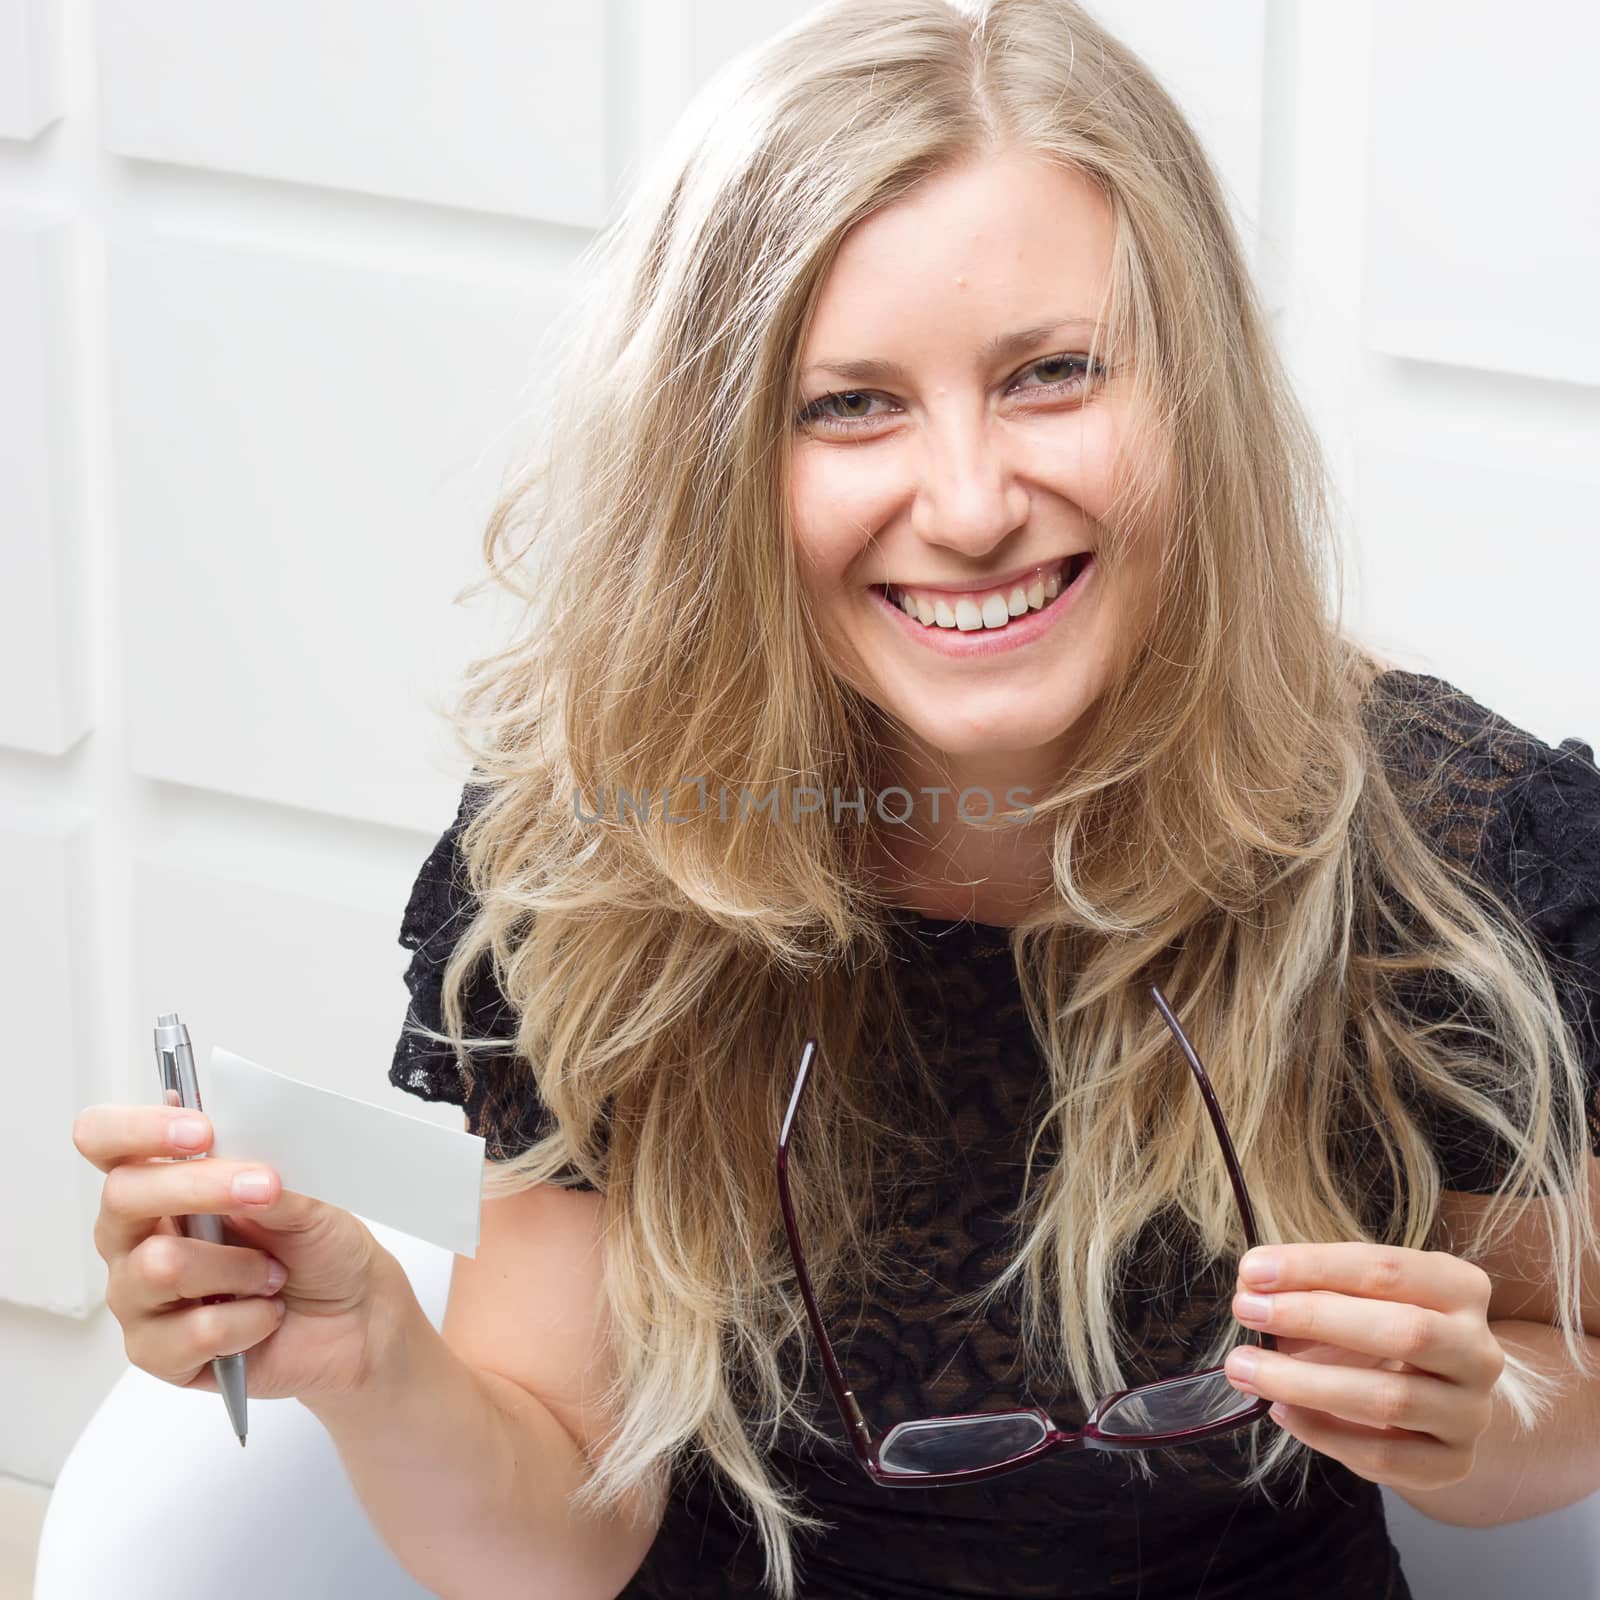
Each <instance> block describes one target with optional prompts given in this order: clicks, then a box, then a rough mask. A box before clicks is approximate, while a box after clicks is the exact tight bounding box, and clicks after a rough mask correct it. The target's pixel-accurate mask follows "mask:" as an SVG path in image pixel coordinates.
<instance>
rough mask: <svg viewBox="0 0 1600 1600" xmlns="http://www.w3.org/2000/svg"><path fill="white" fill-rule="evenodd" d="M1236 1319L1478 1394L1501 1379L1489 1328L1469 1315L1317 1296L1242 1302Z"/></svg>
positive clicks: (1289, 1294)
mask: <svg viewBox="0 0 1600 1600" xmlns="http://www.w3.org/2000/svg"><path fill="white" fill-rule="evenodd" d="M1233 1314H1234V1316H1235V1317H1237V1318H1238V1319H1239V1321H1240V1322H1241V1323H1243V1324H1244V1326H1245V1327H1247V1328H1258V1329H1260V1330H1261V1331H1262V1332H1264V1333H1270V1334H1272V1335H1273V1336H1274V1337H1275V1338H1277V1337H1280V1336H1287V1337H1288V1338H1291V1339H1297V1340H1299V1339H1305V1340H1311V1341H1314V1342H1318V1343H1322V1344H1329V1345H1337V1346H1338V1347H1340V1348H1341V1349H1344V1350H1354V1351H1356V1352H1358V1353H1359V1354H1361V1355H1364V1356H1371V1357H1373V1358H1374V1359H1375V1360H1380V1361H1397V1362H1403V1363H1405V1364H1406V1365H1408V1366H1409V1367H1412V1368H1415V1369H1417V1370H1419V1371H1423V1372H1431V1373H1434V1374H1436V1375H1437V1376H1439V1377H1441V1378H1449V1379H1450V1380H1452V1381H1453V1382H1455V1383H1462V1384H1467V1385H1469V1386H1472V1387H1475V1388H1476V1387H1481V1388H1488V1387H1489V1385H1491V1384H1492V1383H1493V1382H1494V1380H1495V1378H1496V1376H1497V1375H1498V1363H1497V1362H1496V1360H1495V1357H1494V1352H1493V1350H1492V1349H1491V1348H1490V1346H1489V1343H1488V1341H1486V1340H1485V1339H1484V1337H1483V1334H1484V1327H1485V1324H1484V1323H1483V1321H1482V1319H1481V1317H1475V1314H1474V1313H1470V1312H1443V1311H1431V1310H1429V1309H1428V1308H1427V1307H1426V1306H1418V1305H1401V1304H1398V1303H1397V1302H1395V1301H1392V1300H1358V1299H1355V1298H1353V1297H1351V1296H1350V1295H1344V1294H1333V1293H1329V1292H1327V1291H1325V1290H1320V1289H1315V1290H1305V1291H1298V1292H1297V1291H1295V1290H1287V1291H1274V1292H1272V1293H1267V1292H1265V1291H1259V1290H1258V1291H1256V1292H1254V1293H1251V1294H1247V1295H1245V1294H1237V1295H1235V1296H1234V1297H1233Z"/></svg>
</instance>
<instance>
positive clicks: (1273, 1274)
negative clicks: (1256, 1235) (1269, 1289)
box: [1239, 1250, 1278, 1287]
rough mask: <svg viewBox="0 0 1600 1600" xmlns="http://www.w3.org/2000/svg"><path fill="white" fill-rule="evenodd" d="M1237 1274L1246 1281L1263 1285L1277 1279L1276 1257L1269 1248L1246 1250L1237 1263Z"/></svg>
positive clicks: (1274, 1281) (1259, 1285)
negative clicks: (1242, 1257)
mask: <svg viewBox="0 0 1600 1600" xmlns="http://www.w3.org/2000/svg"><path fill="white" fill-rule="evenodd" d="M1239 1275H1240V1276H1241V1277H1242V1278H1243V1279H1244V1281H1245V1282H1246V1283H1253V1284H1255V1285H1256V1286H1257V1287H1264V1286H1265V1285H1267V1284H1269V1283H1276V1282H1277V1281H1278V1258H1277V1257H1276V1256H1275V1255H1273V1254H1272V1252H1271V1251H1270V1250H1249V1251H1246V1253H1245V1256H1244V1259H1243V1260H1241V1261H1240V1263H1239Z"/></svg>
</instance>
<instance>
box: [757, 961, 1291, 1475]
mask: <svg viewBox="0 0 1600 1600" xmlns="http://www.w3.org/2000/svg"><path fill="white" fill-rule="evenodd" d="M1150 994H1151V997H1152V998H1153V999H1154V1001H1155V1003H1156V1005H1157V1007H1158V1008H1159V1009H1160V1011H1161V1015H1162V1017H1163V1019H1164V1020H1165V1021H1166V1024H1167V1027H1168V1028H1170V1029H1171V1030H1172V1035H1173V1037H1174V1038H1175V1039H1176V1040H1177V1041H1178V1045H1179V1047H1180V1048H1181V1049H1182V1051H1183V1053H1184V1055H1185V1056H1186V1057H1187V1059H1188V1062H1189V1067H1190V1070H1191V1071H1192V1072H1193V1073H1194V1079H1195V1082H1196V1083H1197V1084H1199V1086H1200V1093H1201V1094H1202V1095H1203V1096H1204V1097H1205V1103H1206V1110H1207V1111H1208V1112H1209V1113H1210V1114H1211V1125H1212V1127H1213V1128H1214V1129H1215V1130H1216V1134H1217V1142H1218V1144H1220V1145H1221V1146H1222V1156H1223V1159H1224V1160H1225V1161H1226V1162H1227V1164H1228V1176H1229V1178H1230V1179H1231V1180H1232V1183H1233V1192H1234V1194H1235V1195H1236V1196H1237V1198H1238V1201H1239V1211H1240V1215H1241V1216H1242V1218H1243V1220H1244V1236H1245V1238H1246V1240H1247V1241H1248V1245H1247V1248H1251V1249H1253V1248H1254V1247H1255V1246H1256V1245H1258V1244H1260V1242H1261V1240H1260V1239H1259V1238H1258V1237H1257V1234H1256V1224H1255V1213H1254V1212H1253V1211H1252V1210H1251V1208H1250V1196H1249V1194H1248V1193H1246V1191H1245V1186H1244V1177H1243V1175H1242V1174H1241V1172H1240V1170H1239V1158H1238V1156H1237V1155H1236V1154H1235V1153H1234V1148H1233V1140H1232V1139H1231V1138H1229V1136H1228V1128H1227V1124H1226V1123H1225V1122H1224V1121H1223V1119H1222V1111H1221V1109H1220V1108H1219V1107H1218V1105H1217V1097H1216V1094H1215V1093H1214V1092H1213V1090H1212V1087H1211V1080H1210V1079H1209V1078H1208V1077H1207V1076H1206V1070H1205V1068H1204V1067H1203V1066H1201V1064H1200V1058H1199V1056H1197V1055H1196V1054H1195V1049H1194V1046H1193V1045H1192V1044H1191V1043H1190V1042H1189V1040H1188V1037H1187V1036H1186V1035H1185V1033H1184V1031H1183V1029H1182V1028H1181V1027H1179V1026H1178V1019H1177V1018H1176V1017H1175V1016H1173V1014H1172V1009H1171V1007H1170V1006H1168V1004H1167V1001H1166V997H1165V996H1164V995H1163V994H1162V993H1161V990H1160V989H1159V988H1157V987H1156V985H1155V984H1151V985H1150ZM816 1055H817V1041H816V1040H815V1039H814V1038H812V1039H807V1040H806V1043H805V1048H804V1050H802V1051H801V1054H800V1070H799V1072H798V1073H797V1074H796V1077H795V1083H794V1090H793V1092H792V1093H791V1094H790V1096H789V1109H788V1110H787V1111H786V1112H785V1113H784V1118H783V1130H782V1132H781V1133H780V1134H779V1135H778V1200H779V1203H780V1204H781V1205H782V1207H783V1226H784V1231H785V1232H786V1233H787V1234H788V1236H789V1253H790V1255H791V1256H792V1257H793V1259H794V1270H795V1276H796V1277H797V1278H798V1280H799V1283H800V1293H801V1295H802V1297H803V1298H804V1300H805V1306H806V1315H807V1317H808V1318H809V1319H810V1322H811V1331H812V1333H813V1334H814V1335H815V1336H816V1341H817V1347H818V1349H819V1350H820V1351H821V1352H822V1364H823V1367H824V1368H825V1369H826V1372H827V1377H828V1387H829V1388H830V1389H831V1390H832V1391H833V1400H834V1404H835V1405H836V1406H837V1407H838V1409H839V1417H840V1420H841V1421H842V1422H843V1423H844V1426H845V1433H846V1435H847V1436H848V1438H849V1440H850V1443H851V1446H852V1448H853V1449H854V1451H855V1455H856V1459H857V1461H859V1462H860V1464H861V1470H862V1471H863V1472H865V1473H866V1475H867V1476H868V1477H869V1478H871V1479H872V1481H873V1482H874V1483H880V1484H882V1485H884V1487H885V1488H910V1489H933V1488H940V1487H942V1486H943V1485H946V1484H954V1483H975V1482H976V1481H977V1480H978V1479H980V1478H994V1477H998V1476H999V1475H1000V1474H1002V1473H1006V1472H1015V1471H1017V1470H1018V1469H1019V1468H1021V1467H1025V1466H1028V1465H1029V1464H1030V1463H1032V1462H1034V1461H1037V1460H1039V1459H1040V1458H1041V1457H1042V1456H1046V1455H1049V1454H1050V1453H1051V1452H1052V1451H1055V1450H1149V1449H1158V1448H1160V1447H1162V1446H1165V1445H1175V1444H1184V1443H1187V1442H1188V1441H1190V1440H1194V1439H1204V1438H1208V1437H1209V1436H1210V1435H1212V1434H1218V1433H1227V1432H1230V1431H1231V1430H1232V1429H1234V1428H1242V1427H1244V1426H1245V1425H1246V1424H1247V1423H1251V1422H1254V1421H1255V1420H1256V1419H1257V1418H1258V1417H1261V1416H1264V1415H1265V1414H1266V1412H1267V1409H1268V1407H1269V1406H1270V1405H1271V1401H1269V1400H1265V1399H1261V1400H1257V1401H1256V1402H1255V1403H1253V1404H1252V1405H1251V1406H1249V1408H1248V1409H1246V1410H1244V1411H1241V1412H1239V1413H1237V1414H1236V1415H1232V1416H1227V1417H1222V1418H1219V1419H1218V1420H1217V1421H1215V1422H1208V1423H1204V1424H1202V1425H1201V1426H1199V1427H1194V1428H1182V1429H1179V1430H1177V1431H1176V1432H1172V1433H1147V1434H1138V1435H1129V1434H1124V1433H1108V1432H1102V1431H1101V1429H1100V1427H1099V1422H1100V1419H1101V1418H1102V1417H1104V1416H1105V1415H1106V1413H1107V1412H1108V1411H1109V1410H1110V1409H1111V1408H1112V1407H1113V1406H1116V1405H1118V1404H1120V1403H1121V1402H1122V1401H1124V1400H1126V1399H1127V1398H1128V1397H1129V1396H1130V1395H1138V1394H1144V1393H1153V1392H1154V1391H1157V1390H1160V1389H1163V1388H1168V1387H1170V1386H1172V1385H1174V1384H1188V1383H1192V1382H1194V1380H1196V1379H1198V1378H1207V1377H1213V1376H1214V1377H1216V1379H1217V1381H1218V1382H1220V1383H1222V1384H1228V1378H1227V1374H1226V1372H1225V1371H1224V1369H1223V1368H1222V1367H1201V1368H1198V1369H1197V1370H1196V1371H1194V1372H1186V1373H1183V1374H1181V1375H1180V1376H1179V1377H1177V1378H1175V1379H1174V1378H1165V1379H1160V1380H1158V1381H1156V1382H1154V1383H1146V1384H1139V1385H1137V1386H1136V1387H1135V1388H1132V1389H1119V1390H1118V1391H1117V1392H1116V1393H1115V1394H1108V1395H1106V1396H1104V1397H1103V1398H1102V1399H1101V1400H1099V1401H1098V1402H1097V1403H1096V1404H1095V1406H1094V1409H1093V1410H1091V1411H1090V1413H1089V1415H1088V1417H1087V1418H1086V1419H1085V1421H1084V1424H1083V1427H1082V1428H1081V1429H1077V1430H1069V1429H1062V1428H1058V1427H1056V1425H1055V1424H1054V1423H1053V1422H1052V1421H1051V1420H1050V1418H1049V1416H1047V1415H1046V1413H1045V1412H1044V1411H1042V1410H1041V1409H1040V1408H1039V1407H1037V1406H1033V1407H1029V1408H1027V1409H1025V1410H1023V1411H995V1412H962V1413H960V1414H959V1415H957V1416H952V1417H928V1418H920V1419H918V1420H919V1421H922V1422H963V1421H968V1420H976V1419H980V1418H999V1417H1007V1416H1017V1417H1031V1418H1035V1419H1037V1420H1038V1422H1039V1423H1040V1424H1041V1425H1042V1426H1043V1429H1044V1436H1043V1438H1041V1439H1040V1441H1039V1442H1038V1443H1037V1444H1035V1445H1032V1446H1030V1447H1029V1448H1028V1449H1026V1450H1024V1451H1022V1452H1021V1453H1020V1454H1018V1455H1016V1456H1012V1457H1010V1458H1008V1459H1006V1460H1004V1461H995V1462H989V1463H986V1464H985V1465H983V1466H977V1467H967V1468H963V1469H961V1470H959V1471H950V1472H925V1473H907V1472H888V1471H885V1470H884V1469H883V1468H882V1467H881V1466H880V1465H879V1451H880V1449H881V1448H882V1445H883V1442H884V1440H885V1439H886V1438H887V1437H888V1435H886V1434H885V1435H877V1436H874V1434H873V1432H872V1430H871V1428H869V1427H868V1426H867V1421H866V1418H865V1417H863V1416H862V1414H861V1407H860V1406H859V1405H858V1404H857V1403H856V1397H855V1396H854V1395H853V1394H852V1393H851V1392H850V1390H849V1389H847V1388H846V1387H845V1382H844V1374H843V1373H842V1372H841V1371H840V1368H839V1363H838V1360H837V1359H836V1357H835V1356H834V1353H833V1344H832V1342H831V1341H830V1340H829V1338H828V1334H827V1330H826V1329H825V1328H824V1327H823V1326H822V1317H821V1315H820V1313H819V1312H818V1310H817V1301H816V1296H815V1295H814V1294H813V1293H812V1290H811V1278H810V1275H809V1274H808V1273H807V1272H806V1263H805V1253H804V1251H803V1250H802V1249H801V1248H800V1234H799V1230H798V1229H797V1228H796V1227H795V1221H794V1206H793V1204H792V1202H791V1201H790V1198H789V1173H788V1161H789V1134H790V1132H791V1131H792V1129H793V1127H794V1119H795V1112H796V1111H797V1110H798V1109H799V1106H800V1097H801V1095H802V1094H804V1092H805V1087H806V1084H807V1082H808V1081H809V1079H810V1076H811V1066H812V1063H813V1062H814V1060H815V1059H816ZM1248 1331H1249V1330H1247V1332H1248ZM1249 1342H1251V1341H1250V1340H1249V1339H1248V1338H1246V1339H1244V1340H1241V1343H1249ZM1255 1342H1257V1343H1259V1344H1260V1346H1261V1347H1262V1348H1263V1349H1266V1350H1276V1349H1277V1347H1278V1346H1277V1341H1276V1340H1275V1339H1274V1338H1273V1336H1272V1335H1271V1334H1270V1333H1258V1334H1257V1338H1256V1341H1255ZM1229 1388H1230V1390H1231V1391H1232V1392H1233V1393H1238V1391H1237V1390H1232V1386H1231V1385H1229ZM1241 1398H1242V1396H1241Z"/></svg>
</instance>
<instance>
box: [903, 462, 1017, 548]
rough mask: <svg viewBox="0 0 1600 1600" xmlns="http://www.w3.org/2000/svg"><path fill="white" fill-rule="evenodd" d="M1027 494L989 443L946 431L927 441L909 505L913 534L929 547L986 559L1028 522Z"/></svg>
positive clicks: (1007, 463) (1010, 468) (1006, 463)
mask: <svg viewBox="0 0 1600 1600" xmlns="http://www.w3.org/2000/svg"><path fill="white" fill-rule="evenodd" d="M1028 504H1029V503H1028V492H1027V490H1026V489H1025V488H1024V487H1023V485H1022V484H1021V483H1020V482H1019V481H1018V479H1017V475H1016V472H1015V470H1014V468H1013V467H1012V465H1011V463H1010V461H1009V460H1008V459H1007V457H1006V454H1005V452H1004V451H1003V450H1002V449H999V448H997V447H996V446H995V444H994V443H993V441H992V440H989V439H987V438H979V437H976V436H975V435H970V434H969V435H968V436H967V437H965V438H958V437H955V436H953V435H952V434H950V433H946V434H945V435H944V437H943V438H942V439H940V440H936V441H930V444H929V447H928V450H927V453H926V460H925V464H924V469H923V472H922V475H921V479H920V481H919V482H918V484H917V487H916V495H915V499H914V501H913V504H912V512H911V525H912V529H913V531H914V532H915V533H916V534H917V535H918V536H919V537H920V538H922V539H925V540H926V541H927V542H928V543H929V544H937V545H944V546H946V547H947V548H949V549H951V550H956V551H959V552H960V553H961V554H963V555H971V556H982V555H986V554H987V553H988V552H989V551H990V550H992V549H993V548H994V547H995V546H996V545H998V544H1001V543H1003V542H1004V541H1005V540H1006V539H1007V538H1008V537H1009V536H1010V535H1011V534H1012V533H1014V532H1015V531H1016V530H1017V529H1018V528H1019V527H1021V526H1022V524H1023V523H1024V522H1026V521H1027V519H1028Z"/></svg>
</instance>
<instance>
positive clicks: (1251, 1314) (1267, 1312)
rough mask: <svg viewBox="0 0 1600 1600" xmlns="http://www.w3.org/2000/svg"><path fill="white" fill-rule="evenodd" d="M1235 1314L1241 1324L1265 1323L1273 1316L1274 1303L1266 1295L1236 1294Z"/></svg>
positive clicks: (1234, 1301) (1234, 1302)
mask: <svg viewBox="0 0 1600 1600" xmlns="http://www.w3.org/2000/svg"><path fill="white" fill-rule="evenodd" d="M1233 1314H1234V1316H1236V1317H1237V1318H1238V1319H1239V1320H1240V1321H1241V1322H1265V1321H1266V1320H1267V1318H1268V1317H1269V1316H1271V1314H1272V1302H1271V1300H1269V1299H1268V1298H1267V1297H1266V1295H1264V1294H1236V1295H1235V1296H1234V1297H1233Z"/></svg>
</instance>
